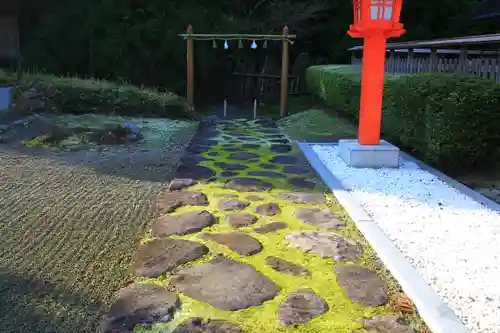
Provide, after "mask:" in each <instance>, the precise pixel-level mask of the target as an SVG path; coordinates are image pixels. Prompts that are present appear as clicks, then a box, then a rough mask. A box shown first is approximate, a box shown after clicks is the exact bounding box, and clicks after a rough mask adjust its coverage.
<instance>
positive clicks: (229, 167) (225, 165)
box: [214, 162, 248, 171]
mask: <svg viewBox="0 0 500 333" xmlns="http://www.w3.org/2000/svg"><path fill="white" fill-rule="evenodd" d="M214 165H215V166H216V167H218V168H221V169H223V170H228V171H241V170H246V169H248V166H246V165H242V164H229V163H223V162H216V163H214Z"/></svg>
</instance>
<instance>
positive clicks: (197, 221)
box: [152, 210, 217, 237]
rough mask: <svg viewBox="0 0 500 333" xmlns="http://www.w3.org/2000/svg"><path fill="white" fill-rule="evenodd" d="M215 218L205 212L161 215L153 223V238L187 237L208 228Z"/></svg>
mask: <svg viewBox="0 0 500 333" xmlns="http://www.w3.org/2000/svg"><path fill="white" fill-rule="evenodd" d="M216 221H217V220H216V218H215V217H214V216H213V215H212V214H210V213H209V212H207V211H206V210H196V211H192V212H187V213H183V214H179V215H163V216H160V217H159V218H158V219H156V221H155V222H154V223H153V227H152V232H153V236H154V237H163V236H171V235H178V236H183V235H188V234H192V233H195V232H198V231H200V230H202V229H203V228H206V227H209V226H211V225H213V224H214V223H215V222H216Z"/></svg>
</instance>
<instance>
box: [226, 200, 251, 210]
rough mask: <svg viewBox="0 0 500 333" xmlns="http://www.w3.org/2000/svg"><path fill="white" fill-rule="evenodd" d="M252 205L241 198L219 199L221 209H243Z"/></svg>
mask: <svg viewBox="0 0 500 333" xmlns="http://www.w3.org/2000/svg"><path fill="white" fill-rule="evenodd" d="M248 206H250V203H249V202H244V201H240V200H235V199H229V200H221V201H219V205H218V207H219V209H220V210H224V211H227V210H243V209H245V208H247V207H248Z"/></svg>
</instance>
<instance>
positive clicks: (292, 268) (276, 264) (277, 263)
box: [266, 257, 309, 275]
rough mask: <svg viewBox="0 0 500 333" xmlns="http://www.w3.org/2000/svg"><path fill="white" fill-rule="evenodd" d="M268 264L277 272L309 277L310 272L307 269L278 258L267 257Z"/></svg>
mask: <svg viewBox="0 0 500 333" xmlns="http://www.w3.org/2000/svg"><path fill="white" fill-rule="evenodd" d="M266 263H267V264H268V265H269V266H270V267H271V268H272V269H274V270H275V271H278V272H281V273H288V274H292V275H309V270H308V269H307V268H305V267H302V266H298V265H295V264H294V263H291V262H289V261H286V260H284V259H281V258H278V257H267V258H266Z"/></svg>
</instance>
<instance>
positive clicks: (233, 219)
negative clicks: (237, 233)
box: [226, 213, 258, 228]
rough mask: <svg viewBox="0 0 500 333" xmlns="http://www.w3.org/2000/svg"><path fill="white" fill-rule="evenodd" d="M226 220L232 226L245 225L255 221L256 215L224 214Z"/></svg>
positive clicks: (239, 226)
mask: <svg viewBox="0 0 500 333" xmlns="http://www.w3.org/2000/svg"><path fill="white" fill-rule="evenodd" d="M226 220H227V222H228V223H229V224H230V225H231V226H233V227H234V228H241V227H246V226H249V225H251V224H254V223H255V222H257V220H258V219H257V216H254V215H252V214H248V213H232V214H227V215H226Z"/></svg>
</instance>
